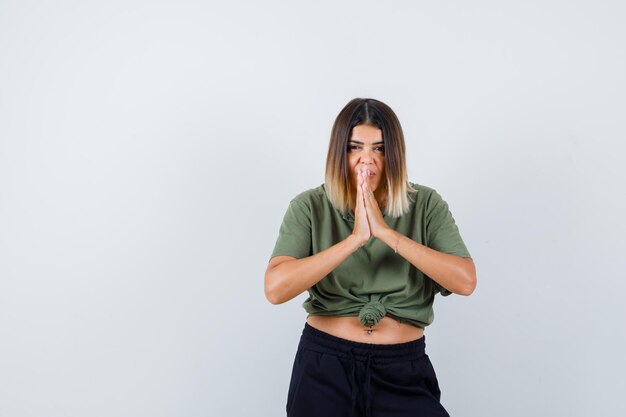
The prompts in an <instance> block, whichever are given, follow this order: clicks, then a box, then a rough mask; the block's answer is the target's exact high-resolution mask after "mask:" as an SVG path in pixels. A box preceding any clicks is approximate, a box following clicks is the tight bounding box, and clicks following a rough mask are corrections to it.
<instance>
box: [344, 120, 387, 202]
mask: <svg viewBox="0 0 626 417" xmlns="http://www.w3.org/2000/svg"><path fill="white" fill-rule="evenodd" d="M348 167H349V169H350V182H351V183H352V185H353V186H354V187H355V188H356V186H357V175H358V173H359V172H360V171H362V170H365V171H366V172H368V173H369V176H368V178H369V186H370V188H371V189H372V191H373V192H376V190H377V189H378V188H379V187H380V186H381V184H382V181H383V178H384V170H385V147H384V145H383V132H382V131H381V130H380V129H379V128H377V127H375V126H369V125H358V126H355V127H353V128H352V136H350V139H349V140H348ZM375 194H377V193H375Z"/></svg>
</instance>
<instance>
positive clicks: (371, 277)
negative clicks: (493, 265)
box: [272, 183, 470, 327]
mask: <svg viewBox="0 0 626 417" xmlns="http://www.w3.org/2000/svg"><path fill="white" fill-rule="evenodd" d="M411 185H412V186H413V188H414V189H415V190H417V192H415V193H411V194H410V195H409V197H410V199H409V210H408V212H407V213H405V214H404V215H402V216H400V217H390V216H387V215H385V214H384V213H383V217H384V219H385V222H386V223H387V225H389V227H391V228H392V229H394V230H396V231H397V232H399V233H402V234H403V235H405V236H407V237H409V238H411V239H413V240H414V241H416V242H418V243H421V244H423V245H425V246H428V247H429V248H432V249H434V250H437V251H440V252H444V253H449V254H453V255H457V256H461V257H469V256H470V254H469V252H468V251H467V248H466V247H465V244H464V243H463V240H462V239H461V235H460V234H459V229H458V227H457V225H456V223H455V222H454V218H453V217H452V214H451V213H450V211H449V210H448V204H447V203H446V202H445V201H444V200H443V199H442V198H441V196H440V195H439V194H438V193H437V192H436V191H435V190H433V189H432V188H429V187H426V186H423V185H419V184H414V183H411ZM353 229H354V216H353V213H352V212H348V213H342V212H341V211H339V210H338V209H336V208H335V207H334V206H333V205H332V204H331V202H330V200H328V198H327V196H326V191H325V187H324V185H323V184H322V185H321V186H319V187H317V188H313V189H310V190H307V191H305V192H303V193H301V194H299V195H297V196H296V197H295V198H294V199H293V200H291V202H290V203H289V207H288V208H287V212H286V213H285V216H284V218H283V223H282V225H281V226H280V231H279V235H278V239H277V241H276V245H275V247H274V250H273V252H272V257H274V256H279V255H288V256H293V257H294V258H297V259H300V258H305V257H307V256H311V255H313V254H316V253H318V252H321V251H323V250H325V249H327V248H329V247H331V246H333V245H335V244H336V243H338V242H340V241H342V240H344V239H345V238H347V237H348V236H349V235H350V234H351V233H352V231H353ZM308 292H309V297H308V298H307V299H306V300H305V301H304V304H303V307H304V309H305V310H306V311H307V313H309V315H312V316H340V317H346V316H359V318H360V319H361V323H363V324H364V325H371V324H375V323H376V322H378V320H380V318H382V316H385V315H388V316H389V317H392V318H394V319H396V320H398V321H399V322H404V323H410V324H413V325H415V326H418V327H425V326H428V325H429V324H431V323H432V321H433V319H434V314H433V308H432V305H433V300H434V297H435V294H436V293H437V292H439V293H441V294H442V295H449V294H451V293H450V291H448V290H446V289H445V288H443V287H442V286H440V285H439V284H437V283H436V282H435V281H433V280H432V279H430V278H429V277H428V276H426V275H424V274H423V273H422V272H421V271H420V270H418V269H417V268H415V267H414V266H413V265H412V264H411V263H410V262H408V261H407V260H406V259H404V258H403V257H402V256H400V255H399V254H396V253H394V251H393V249H392V248H390V247H389V246H387V245H386V244H385V243H384V242H382V241H380V240H378V239H376V238H373V237H372V238H370V240H369V241H368V242H367V243H366V244H365V245H364V246H363V247H361V248H360V249H358V250H357V251H356V252H354V253H353V254H352V255H350V256H349V257H348V258H346V259H345V260H344V261H343V262H342V263H341V264H340V265H339V266H337V268H335V269H334V270H333V271H332V272H330V273H329V274H328V275H327V276H326V277H324V278H323V279H321V280H320V281H319V282H318V283H317V284H315V285H314V286H312V287H311V288H309V289H308ZM372 317H374V318H373V319H372Z"/></svg>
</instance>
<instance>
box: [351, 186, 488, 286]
mask: <svg viewBox="0 0 626 417" xmlns="http://www.w3.org/2000/svg"><path fill="white" fill-rule="evenodd" d="M362 195H363V196H364V197H363V198H364V203H365V208H366V211H367V218H368V221H369V225H370V230H371V232H372V236H374V237H375V238H377V239H380V240H382V241H383V242H385V243H386V244H387V245H389V247H391V248H393V249H394V250H396V251H397V252H398V254H399V255H401V256H402V257H403V258H404V259H406V260H407V261H409V262H410V263H411V264H412V265H413V266H415V267H416V268H417V269H419V270H420V271H422V272H423V273H424V274H426V275H428V276H429V277H430V278H431V279H432V280H434V281H436V282H437V283H438V284H439V285H441V286H442V287H444V288H445V289H447V290H448V291H450V292H453V293H455V294H460V295H470V294H471V293H473V292H474V289H475V288H476V267H475V266H474V261H473V260H472V258H462V257H460V256H456V255H450V254H447V253H443V252H439V251H436V250H434V249H431V248H429V247H427V246H424V245H422V244H420V243H417V242H416V241H414V240H413V239H411V238H409V237H406V236H404V235H403V234H401V233H399V232H397V231H395V230H393V229H392V228H390V227H389V226H388V225H387V224H386V223H385V220H384V218H383V215H382V213H381V211H380V208H379V207H378V203H377V202H376V199H375V198H374V194H373V193H372V192H371V191H370V188H369V184H368V182H367V181H365V182H364V183H362Z"/></svg>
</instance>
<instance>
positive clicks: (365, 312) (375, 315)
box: [359, 300, 387, 327]
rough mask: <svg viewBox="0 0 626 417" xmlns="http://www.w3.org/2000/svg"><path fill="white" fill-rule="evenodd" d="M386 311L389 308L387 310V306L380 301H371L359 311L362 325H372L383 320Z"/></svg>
mask: <svg viewBox="0 0 626 417" xmlns="http://www.w3.org/2000/svg"><path fill="white" fill-rule="evenodd" d="M386 313H387V310H385V306H384V305H383V304H382V303H381V302H380V301H378V300H376V301H370V302H369V303H367V304H365V305H364V306H363V307H362V308H361V311H359V321H360V322H361V324H362V325H364V326H368V327H371V326H374V325H376V324H377V323H378V322H379V321H381V320H382V318H383V317H385V314H386Z"/></svg>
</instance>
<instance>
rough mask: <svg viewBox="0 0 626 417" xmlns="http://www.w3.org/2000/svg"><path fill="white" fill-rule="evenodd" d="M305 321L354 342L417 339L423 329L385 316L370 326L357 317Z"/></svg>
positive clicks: (391, 341)
mask: <svg viewBox="0 0 626 417" xmlns="http://www.w3.org/2000/svg"><path fill="white" fill-rule="evenodd" d="M306 321H307V323H308V324H309V325H310V326H312V327H315V328H316V329H317V330H321V331H323V332H325V333H329V334H331V335H333V336H336V337H340V338H342V339H347V340H352V341H354V342H362V343H375V344H384V345H387V344H394V343H405V342H411V341H413V340H417V339H419V338H421V337H422V336H423V335H424V329H422V328H421V327H416V326H413V325H412V324H408V323H400V322H399V321H397V320H395V319H392V318H391V317H388V316H385V317H383V318H382V320H380V321H379V322H378V323H376V325H374V326H372V327H368V326H364V325H363V324H361V322H360V321H359V318H358V317H334V316H309V317H308V318H307V320H306Z"/></svg>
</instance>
